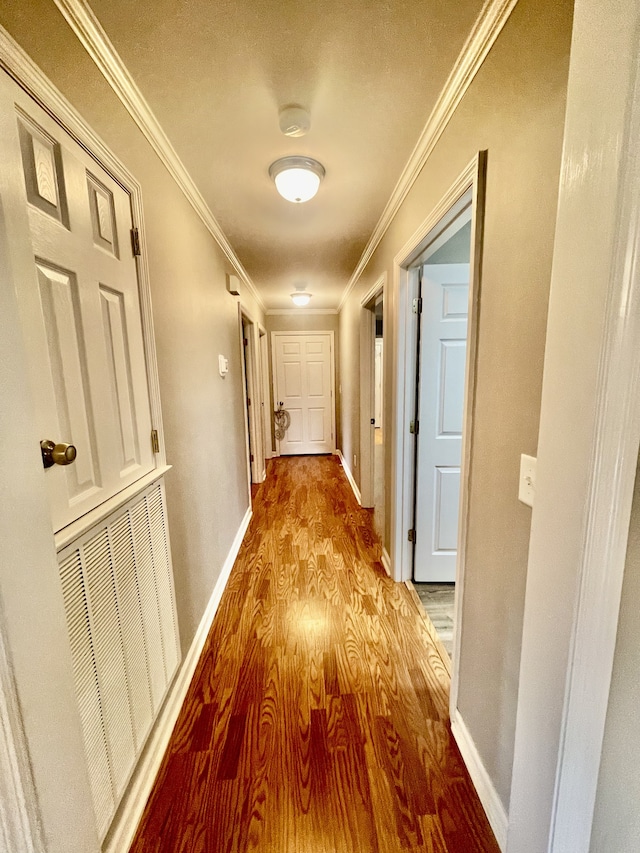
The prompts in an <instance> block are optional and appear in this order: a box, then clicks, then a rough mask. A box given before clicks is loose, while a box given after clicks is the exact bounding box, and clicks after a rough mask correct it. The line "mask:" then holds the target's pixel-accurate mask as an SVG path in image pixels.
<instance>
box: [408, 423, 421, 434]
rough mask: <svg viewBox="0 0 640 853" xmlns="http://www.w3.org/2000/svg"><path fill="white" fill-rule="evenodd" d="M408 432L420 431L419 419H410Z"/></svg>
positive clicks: (416, 432)
mask: <svg viewBox="0 0 640 853" xmlns="http://www.w3.org/2000/svg"><path fill="white" fill-rule="evenodd" d="M409 432H410V433H411V435H417V434H418V433H419V432H420V421H411V423H410V424H409Z"/></svg>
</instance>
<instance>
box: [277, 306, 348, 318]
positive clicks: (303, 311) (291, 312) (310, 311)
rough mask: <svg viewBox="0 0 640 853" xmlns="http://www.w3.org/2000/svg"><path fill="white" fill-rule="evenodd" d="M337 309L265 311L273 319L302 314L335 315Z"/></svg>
mask: <svg viewBox="0 0 640 853" xmlns="http://www.w3.org/2000/svg"><path fill="white" fill-rule="evenodd" d="M337 313H338V309H337V308H306V309H305V308H269V309H267V311H265V314H266V315H267V317H275V316H276V315H277V314H295V315H296V316H298V317H300V316H301V315H304V314H337Z"/></svg>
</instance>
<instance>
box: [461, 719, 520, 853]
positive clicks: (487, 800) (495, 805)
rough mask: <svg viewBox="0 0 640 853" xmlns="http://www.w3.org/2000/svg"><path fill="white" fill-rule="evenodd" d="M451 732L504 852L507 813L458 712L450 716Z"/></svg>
mask: <svg viewBox="0 0 640 853" xmlns="http://www.w3.org/2000/svg"><path fill="white" fill-rule="evenodd" d="M451 731H452V733H453V736H454V738H455V739H456V743H457V744H458V749H459V750H460V754H461V755H462V760H463V761H464V763H465V766H466V768H467V770H468V771H469V776H471V781H472V782H473V785H474V787H475V789H476V791H477V793H478V797H479V799H480V802H481V803H482V807H483V809H484V810H485V813H486V815H487V819H488V821H489V824H490V825H491V829H492V830H493V834H494V835H495V837H496V841H497V842H498V847H499V848H500V850H502V851H504V850H505V848H506V844H507V825H508V817H507V812H506V809H505V807H504V806H503V804H502V800H501V799H500V797H499V796H498V792H497V791H496V789H495V787H494V785H493V783H492V781H491V777H490V776H489V773H488V772H487V768H486V767H485V766H484V764H483V762H482V759H481V758H480V753H479V752H478V749H477V747H476V745H475V743H474V742H473V739H472V737H471V735H470V734H469V730H468V729H467V727H466V725H465V723H464V720H463V719H462V716H461V715H460V713H459V711H456V712H455V713H454V714H452V715H451Z"/></svg>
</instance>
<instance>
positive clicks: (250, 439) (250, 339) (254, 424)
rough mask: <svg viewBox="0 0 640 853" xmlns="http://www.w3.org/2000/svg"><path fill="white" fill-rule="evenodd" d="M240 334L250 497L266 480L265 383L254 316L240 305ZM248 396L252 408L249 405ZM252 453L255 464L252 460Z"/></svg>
mask: <svg viewBox="0 0 640 853" xmlns="http://www.w3.org/2000/svg"><path fill="white" fill-rule="evenodd" d="M238 323H239V331H240V360H241V365H242V396H243V399H244V400H245V406H244V410H245V441H246V448H247V470H248V474H249V495H251V484H252V483H262V482H263V480H264V478H265V462H264V439H263V434H262V417H261V412H262V402H263V401H262V383H261V381H260V370H259V365H258V359H257V352H258V346H259V344H258V338H259V331H258V325H257V323H256V322H255V320H254V319H253V318H252V316H251V314H249V312H248V311H247V310H246V309H245V308H244V307H243V306H242V304H241V303H240V302H239V303H238ZM245 324H246V326H247V345H246V346H245V345H244V331H243V330H244V326H245ZM247 396H248V398H249V400H251V404H250V405H247ZM251 451H253V460H252V459H251V455H252V453H251Z"/></svg>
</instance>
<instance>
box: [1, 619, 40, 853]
mask: <svg viewBox="0 0 640 853" xmlns="http://www.w3.org/2000/svg"><path fill="white" fill-rule="evenodd" d="M5 634H6V632H5V626H4V620H3V619H1V617H0V833H1V834H0V840H1V841H3V842H4V846H3V845H0V847H1V849H3V850H7V851H8V850H16V851H17V850H20V851H23V853H42V851H44V850H45V847H44V842H43V838H42V828H41V822H40V812H39V809H38V799H37V795H36V791H35V786H34V783H33V777H32V774H31V763H30V759H29V751H28V747H27V739H26V737H25V733H24V729H23V727H22V716H21V714H20V708H19V706H18V700H17V691H16V686H15V681H14V677H13V671H12V668H11V664H10V662H9V656H8V650H7V647H6V644H5Z"/></svg>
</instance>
